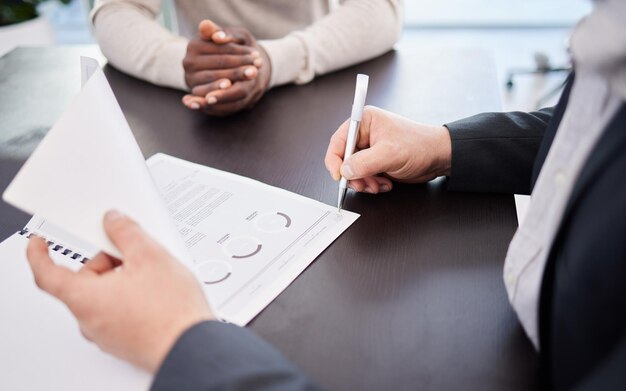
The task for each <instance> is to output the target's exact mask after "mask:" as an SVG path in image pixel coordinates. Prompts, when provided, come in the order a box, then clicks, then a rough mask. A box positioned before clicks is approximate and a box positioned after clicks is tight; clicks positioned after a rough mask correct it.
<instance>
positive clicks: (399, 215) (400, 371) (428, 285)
mask: <svg viewBox="0 0 626 391" xmlns="http://www.w3.org/2000/svg"><path fill="white" fill-rule="evenodd" d="M95 52H96V49H95V48H94V47H52V48H29V49H26V48H20V49H17V50H15V51H13V52H11V53H10V54H8V55H6V56H5V57H3V58H2V59H0V189H2V190H4V188H6V186H7V184H8V183H9V181H10V180H11V179H12V177H13V176H14V175H15V173H16V172H17V170H18V169H19V167H20V166H21V164H23V162H24V161H25V159H26V158H27V157H28V155H29V153H30V152H31V151H32V150H33V148H34V147H35V146H36V145H37V143H38V141H39V140H40V139H41V138H42V137H43V135H45V133H46V131H47V130H48V129H49V127H50V126H51V125H52V123H53V122H54V120H55V119H56V118H57V117H58V115H59V114H60V112H61V111H62V110H63V108H64V106H65V105H66V104H67V102H68V101H69V99H70V98H71V97H72V96H73V95H74V94H75V93H76V92H77V91H78V89H79V84H80V77H79V66H78V56H79V55H81V54H87V55H94V53H95ZM357 72H363V73H367V74H369V75H370V76H371V81H370V90H369V95H368V103H369V104H374V105H378V106H381V107H383V108H386V109H389V110H391V111H395V112H398V113H400V114H402V115H405V116H408V117H411V118H413V119H415V120H418V121H423V122H433V123H443V122H445V121H449V120H453V119H456V118H459V117H462V116H467V115H470V114H472V113H475V112H479V111H485V110H497V109H498V108H499V98H498V93H497V88H496V84H495V83H496V81H495V72H494V69H493V65H492V63H491V61H490V58H489V56H486V55H485V53H481V52H476V51H446V50H435V51H432V50H431V51H422V50H418V49H415V50H414V51H411V50H404V51H401V52H391V53H388V54H386V55H384V56H382V57H380V58H378V59H376V60H373V61H370V62H367V63H365V64H361V65H358V66H355V67H353V68H350V69H346V70H344V71H340V72H337V73H334V74H331V75H328V76H324V77H320V78H318V79H316V80H315V81H314V82H312V83H310V84H308V85H306V86H300V87H296V86H288V87H282V88H277V89H275V90H273V91H270V92H269V93H268V94H267V95H266V96H265V97H264V98H263V99H262V101H261V102H260V103H259V104H258V105H257V106H256V107H255V108H254V109H252V110H250V111H247V112H244V113H240V114H238V115H235V116H232V117H229V118H221V119H220V118H208V117H205V116H203V115H202V114H200V113H197V112H191V111H188V110H187V109H185V108H184V107H183V106H182V105H181V104H180V98H181V96H182V93H181V92H179V91H174V90H170V89H165V88H159V87H155V86H152V85H150V84H147V83H145V82H142V81H139V80H137V79H134V78H132V77H129V76H126V75H124V74H122V73H120V72H118V71H117V70H115V69H113V68H112V67H110V66H107V67H106V69H105V74H106V76H107V77H108V79H109V81H110V83H111V85H112V87H113V90H114V92H115V95H116V96H117V99H118V100H119V103H120V105H121V107H122V109H123V110H124V113H125V115H126V118H127V119H128V121H129V123H130V125H131V128H132V129H133V132H134V134H135V137H136V138H137V140H138V142H139V145H140V147H141V149H142V151H143V153H144V154H145V156H146V157H147V156H150V155H152V154H154V153H156V152H164V153H167V154H170V155H174V156H178V157H181V158H183V159H187V160H191V161H194V162H198V163H202V164H205V165H208V166H211V167H215V168H218V169H222V170H227V171H231V172H235V173H237V174H241V175H245V176H248V177H252V178H255V179H258V180H261V181H263V182H266V183H269V184H272V185H275V186H278V187H282V188H285V189H287V190H290V191H293V192H296V193H299V194H302V195H305V196H307V197H311V198H314V199H318V200H321V201H323V202H326V203H331V204H332V203H334V202H335V200H336V194H337V184H336V183H335V182H333V181H332V180H331V179H330V177H329V175H328V173H327V172H326V169H325V168H324V164H323V156H324V153H325V151H326V147H327V142H328V139H329V137H330V135H331V134H332V133H333V132H334V130H335V129H336V127H337V126H338V125H339V124H340V123H341V122H342V121H343V120H344V119H345V118H347V116H348V115H349V111H350V106H351V102H352V94H353V91H354V81H355V74H356V73H357ZM66 185H68V186H71V185H72V184H66ZM77 185H79V184H77ZM88 196H89V195H88V194H86V195H85V197H88ZM346 207H347V208H348V209H350V210H353V211H355V212H358V213H360V214H361V215H362V216H361V218H360V219H359V220H358V221H357V222H356V223H355V224H354V225H353V226H352V227H351V228H350V229H348V230H347V231H346V233H344V234H343V235H342V236H341V237H340V238H339V239H338V240H337V241H336V242H335V243H333V244H332V245H331V246H330V247H329V248H328V249H327V250H326V251H325V252H324V253H322V255H321V256H319V257H318V258H317V260H316V261H315V262H313V263H312V264H311V266H310V267H309V268H308V269H307V270H306V271H305V272H304V273H303V274H302V275H301V276H300V277H299V278H298V279H296V280H295V282H294V283H293V284H292V285H291V286H290V287H289V288H288V289H287V290H285V291H284V292H283V293H282V294H281V295H280V296H279V297H278V298H277V299H276V300H275V301H274V302H273V303H272V304H271V305H270V306H269V307H267V309H265V310H264V311H263V312H262V313H261V314H260V315H259V316H258V317H257V318H256V319H255V320H254V321H253V322H252V323H251V324H250V327H251V328H252V330H254V331H255V332H257V333H258V334H260V335H261V336H263V337H264V338H266V339H267V340H268V341H270V342H271V343H272V344H274V345H275V346H276V347H277V348H278V349H280V350H281V351H282V352H284V353H285V354H286V355H287V356H288V357H289V358H291V359H292V360H293V361H295V362H296V363H297V364H298V365H299V366H300V367H301V368H302V369H303V370H304V371H305V372H307V373H308V374H309V375H310V376H311V377H312V378H314V379H315V380H317V381H318V382H319V383H321V384H322V385H323V386H326V387H328V388H330V389H335V390H383V389H387V390H404V389H430V390H448V389H455V390H456V389H480V390H491V389H495V390H501V389H511V390H513V389H534V388H536V385H537V373H536V366H537V365H536V364H537V357H536V355H535V353H534V352H533V350H532V348H531V345H530V343H529V342H528V341H527V340H526V339H525V337H524V335H523V332H522V329H521V327H520V326H519V324H518V323H517V320H516V318H515V315H514V313H513V311H512V309H511V308H510V306H509V304H508V302H507V299H506V295H505V290H504V285H503V282H502V278H501V269H502V264H503V259H504V256H505V253H506V249H507V244H508V242H509V240H510V239H511V237H512V235H513V233H514V231H515V228H516V226H517V220H516V216H515V208H514V203H513V197H512V196H504V195H493V194H467V193H453V192H448V191H447V190H446V181H445V180H443V179H439V180H436V181H433V182H431V183H428V184H425V185H413V186H406V185H404V186H402V185H401V186H397V187H396V188H395V189H394V190H393V191H392V192H391V193H389V194H384V195H378V196H371V195H365V194H359V195H354V194H351V195H349V197H348V199H347V201H346ZM27 219H28V216H26V215H24V214H22V213H20V212H17V211H16V210H14V209H13V208H11V207H9V206H8V205H6V204H4V203H2V205H0V236H1V237H2V238H4V237H7V236H9V235H10V234H11V233H13V232H14V231H16V230H17V229H19V228H20V227H22V226H23V224H24V223H25V222H26V221H27Z"/></svg>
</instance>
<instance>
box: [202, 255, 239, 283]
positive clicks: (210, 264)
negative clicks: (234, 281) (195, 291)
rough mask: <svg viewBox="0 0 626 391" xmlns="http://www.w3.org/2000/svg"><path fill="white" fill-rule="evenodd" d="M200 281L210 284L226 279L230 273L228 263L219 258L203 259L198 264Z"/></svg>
mask: <svg viewBox="0 0 626 391" xmlns="http://www.w3.org/2000/svg"><path fill="white" fill-rule="evenodd" d="M198 273H199V274H200V278H201V279H202V282H203V283H205V284H207V285H211V284H217V283H220V282H222V281H224V280H226V279H227V278H228V277H230V275H231V274H232V269H231V267H230V265H229V264H228V263H226V262H224V261H220V260H210V261H204V262H202V263H200V264H199V265H198Z"/></svg>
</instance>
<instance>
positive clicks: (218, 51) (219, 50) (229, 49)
mask: <svg viewBox="0 0 626 391" xmlns="http://www.w3.org/2000/svg"><path fill="white" fill-rule="evenodd" d="M189 45H190V46H191V49H192V51H193V52H194V53H196V54H197V55H224V54H229V55H232V56H246V55H250V56H252V57H255V58H256V57H260V56H261V54H260V53H259V51H258V50H257V49H255V48H254V47H251V46H247V45H240V44H238V43H226V44H223V45H218V44H216V43H213V42H205V41H202V40H199V39H198V40H192V41H190V42H189Z"/></svg>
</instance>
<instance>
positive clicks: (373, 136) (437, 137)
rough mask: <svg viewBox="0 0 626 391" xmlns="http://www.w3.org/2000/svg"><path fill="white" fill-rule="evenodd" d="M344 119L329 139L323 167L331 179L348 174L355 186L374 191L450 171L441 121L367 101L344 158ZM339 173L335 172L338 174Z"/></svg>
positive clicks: (447, 138)
mask: <svg viewBox="0 0 626 391" xmlns="http://www.w3.org/2000/svg"><path fill="white" fill-rule="evenodd" d="M349 124H350V120H347V121H346V122H344V123H343V124H342V125H341V126H340V127H339V129H337V131H336V132H335V134H333V136H332V138H331V139H330V145H329V146H328V151H327V152H326V159H325V163H326V168H327V169H328V171H330V175H331V176H332V177H333V179H334V180H336V181H337V180H339V179H340V178H341V176H343V177H344V178H346V179H348V180H349V182H348V186H349V187H350V188H352V189H354V190H356V191H362V192H366V193H372V194H375V193H379V192H387V191H389V190H391V188H392V186H393V183H392V181H391V180H390V179H389V178H391V179H393V180H396V181H398V182H408V183H419V182H426V181H429V180H431V179H434V178H436V177H438V176H441V175H450V162H451V156H452V152H451V141H450V133H449V131H448V129H447V128H446V127H445V126H429V125H422V124H418V123H416V122H413V121H410V120H408V119H406V118H404V117H401V116H399V115H396V114H393V113H390V112H388V111H385V110H382V109H379V108H377V107H372V106H368V107H366V108H365V110H364V111H363V120H362V121H361V126H360V128H359V135H358V139H357V146H356V149H355V151H356V152H355V153H354V154H353V155H352V156H350V158H349V159H348V160H347V161H346V162H344V161H343V155H344V152H345V148H346V139H347V137H348V126H349ZM340 175H341V176H340Z"/></svg>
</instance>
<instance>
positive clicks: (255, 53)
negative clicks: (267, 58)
mask: <svg viewBox="0 0 626 391" xmlns="http://www.w3.org/2000/svg"><path fill="white" fill-rule="evenodd" d="M250 54H251V55H252V57H259V56H260V55H261V53H259V51H258V50H254V51H252V53H250Z"/></svg>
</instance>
